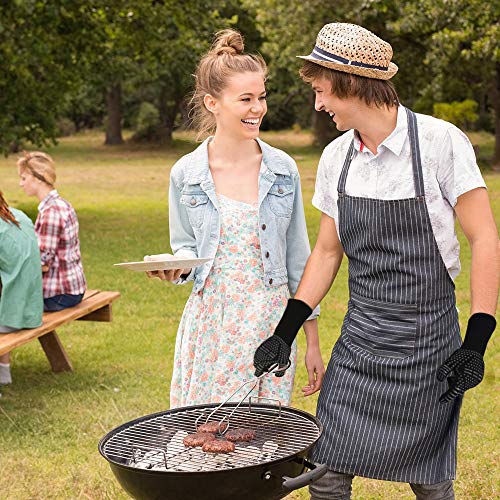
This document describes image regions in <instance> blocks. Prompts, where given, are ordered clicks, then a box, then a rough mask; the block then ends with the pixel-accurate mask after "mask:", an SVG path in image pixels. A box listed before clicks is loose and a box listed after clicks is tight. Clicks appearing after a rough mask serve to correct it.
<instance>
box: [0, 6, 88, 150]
mask: <svg viewBox="0 0 500 500" xmlns="http://www.w3.org/2000/svg"><path fill="white" fill-rule="evenodd" d="M84 3H85V2H82V1H79V0H75V1H73V2H68V1H63V0H61V1H56V0H53V1H44V0H37V1H35V0H17V1H11V2H2V3H0V109H1V113H0V149H1V151H2V152H3V153H4V154H8V153H9V152H12V151H16V150H17V149H18V148H19V147H20V146H21V145H22V143H23V142H26V141H29V142H31V143H33V144H35V145H37V146H42V145H46V144H47V143H49V142H54V140H55V137H56V131H57V127H56V121H57V117H58V115H59V113H60V110H61V108H62V106H63V105H64V94H65V93H66V92H69V91H70V90H71V89H72V88H73V87H74V85H75V82H76V81H77V79H78V72H79V66H78V54H79V53H80V52H81V51H82V48H83V46H84V44H85V41H84V39H85V30H86V28H87V27H86V25H85V20H81V19H80V17H79V12H80V9H81V8H82V4H84ZM62 48H64V49H63V50H62Z"/></svg>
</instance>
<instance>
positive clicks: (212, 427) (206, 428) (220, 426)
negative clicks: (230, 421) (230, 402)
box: [196, 422, 227, 434]
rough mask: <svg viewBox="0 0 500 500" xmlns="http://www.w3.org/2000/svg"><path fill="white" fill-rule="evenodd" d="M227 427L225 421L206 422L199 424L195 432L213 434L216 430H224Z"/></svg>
mask: <svg viewBox="0 0 500 500" xmlns="http://www.w3.org/2000/svg"><path fill="white" fill-rule="evenodd" d="M226 429H227V424H226V422H222V423H220V422H207V423H206V424H201V425H200V426H199V427H198V430H197V431H196V432H211V433H212V434H215V433H217V432H219V433H220V432H224V431H225V430H226Z"/></svg>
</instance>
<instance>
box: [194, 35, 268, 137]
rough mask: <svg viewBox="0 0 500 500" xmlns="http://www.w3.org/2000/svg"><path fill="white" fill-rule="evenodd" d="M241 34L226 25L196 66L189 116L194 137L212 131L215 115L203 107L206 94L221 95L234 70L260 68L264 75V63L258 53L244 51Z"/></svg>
mask: <svg viewBox="0 0 500 500" xmlns="http://www.w3.org/2000/svg"><path fill="white" fill-rule="evenodd" d="M244 48H245V45H244V43H243V36H242V35H241V33H239V32H238V31H236V30H233V29H225V30H222V31H219V32H218V33H216V35H215V40H214V42H213V44H212V47H211V49H210V50H209V51H208V53H207V54H205V55H204V56H203V57H202V59H201V61H200V63H199V64H198V67H197V69H196V73H195V74H194V77H195V90H194V92H193V95H192V97H191V100H190V103H189V104H190V106H191V111H190V118H191V122H192V124H193V125H194V127H195V129H196V130H197V131H198V136H197V139H200V138H201V137H203V136H205V135H209V134H211V133H213V132H214V131H215V118H214V116H213V114H212V113H211V112H210V111H208V109H207V108H206V107H205V103H204V102H203V99H204V98H205V95H206V94H210V95H212V96H214V97H220V95H221V93H222V91H223V90H224V88H225V87H226V85H227V80H228V79H229V78H230V77H231V76H233V75H234V74H235V73H244V72H245V71H251V72H261V73H262V77H263V78H264V79H265V78H266V76H267V66H266V63H265V61H264V59H263V58H262V56H260V55H258V54H257V55H255V54H244V53H243V50H244Z"/></svg>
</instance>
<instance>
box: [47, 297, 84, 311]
mask: <svg viewBox="0 0 500 500" xmlns="http://www.w3.org/2000/svg"><path fill="white" fill-rule="evenodd" d="M82 299H83V293H80V294H78V295H70V294H69V293H65V294H63V295H54V297H49V298H47V299H43V310H44V311H61V310H63V309H67V308H68V307H73V306H76V304H79V303H80V302H81V301H82Z"/></svg>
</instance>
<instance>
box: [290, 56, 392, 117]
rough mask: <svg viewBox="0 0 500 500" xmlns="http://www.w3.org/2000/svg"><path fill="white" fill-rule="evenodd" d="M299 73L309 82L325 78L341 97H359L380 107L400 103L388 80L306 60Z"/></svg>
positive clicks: (333, 90)
mask: <svg viewBox="0 0 500 500" xmlns="http://www.w3.org/2000/svg"><path fill="white" fill-rule="evenodd" d="M299 74H300V77H301V78H302V80H304V81H305V82H306V83H309V84H311V83H312V82H313V81H314V80H316V79H317V78H325V79H326V80H328V81H329V82H330V84H331V91H332V94H335V95H336V96H337V97H339V98H340V99H345V98H347V97H358V98H359V99H362V100H364V101H365V103H366V104H367V105H368V106H370V105H372V104H375V105H376V106H377V107H379V108H381V107H382V106H388V107H392V106H398V105H399V98H398V94H397V92H396V89H395V88H394V85H393V84H392V83H391V82H389V81H388V80H377V79H375V78H366V77H364V76H358V75H354V74H352V73H344V72H343V71H336V70H334V69H330V68H325V67H324V66H321V65H319V64H316V63H313V62H310V61H305V62H304V65H303V66H302V68H301V70H300V73H299Z"/></svg>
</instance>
